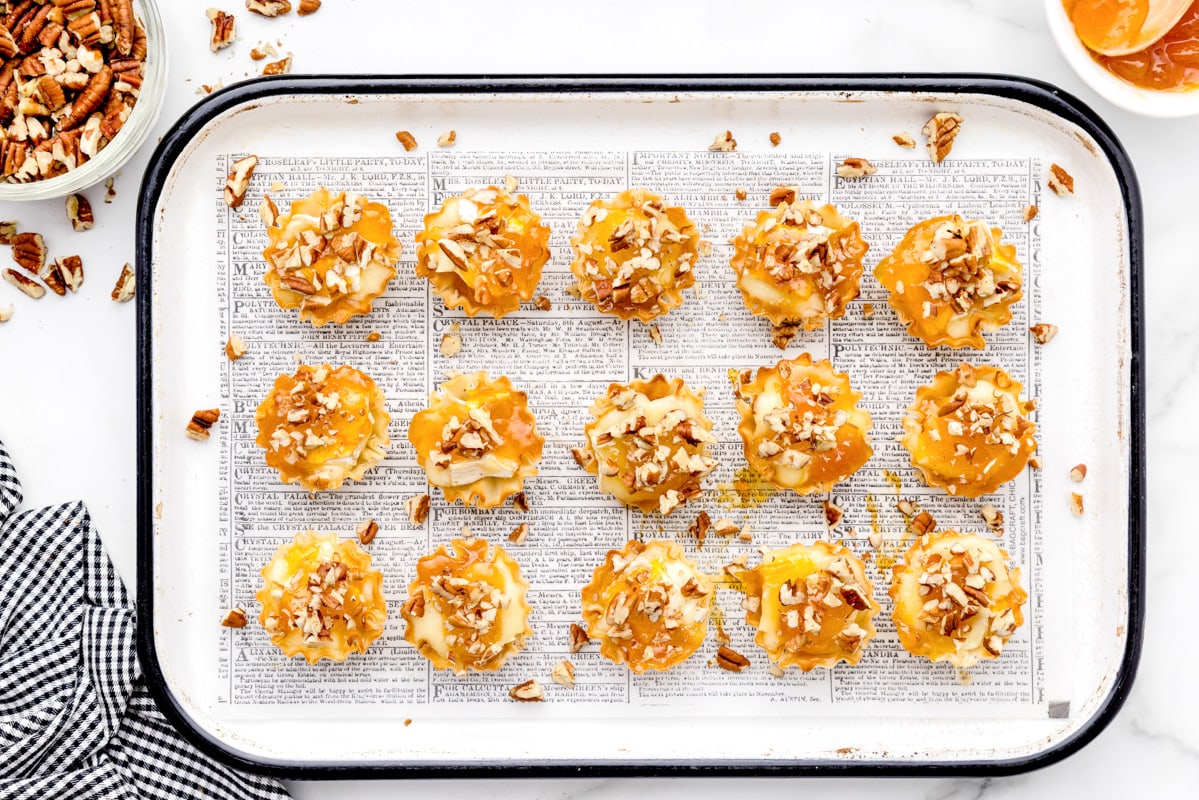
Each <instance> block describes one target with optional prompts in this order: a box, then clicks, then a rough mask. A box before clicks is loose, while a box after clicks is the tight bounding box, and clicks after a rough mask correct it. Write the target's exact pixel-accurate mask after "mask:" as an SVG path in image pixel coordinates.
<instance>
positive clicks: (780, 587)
mask: <svg viewBox="0 0 1199 800" xmlns="http://www.w3.org/2000/svg"><path fill="white" fill-rule="evenodd" d="M736 576H737V578H738V579H739V580H740V581H741V582H742V584H744V587H745V600H744V602H743V603H742V605H743V607H744V608H745V621H746V622H748V623H749V624H750V625H754V626H756V627H757V629H758V633H757V635H756V636H755V637H754V642H756V643H757V644H758V646H759V647H761V648H762V649H764V650H765V651H766V652H767V654H768V655H769V656H770V660H771V661H773V662H775V663H776V664H778V665H779V666H780V667H782V668H784V669H785V668H787V667H791V666H797V667H799V668H800V669H802V670H803V671H804V672H807V671H808V670H811V669H814V668H815V667H832V666H834V665H835V664H836V663H837V662H838V661H845V662H847V663H849V664H856V663H858V661H859V660H860V659H861V657H862V652H863V651H864V650H865V647H866V644H867V642H869V641H870V639H871V638H873V636H874V633H875V631H874V625H873V624H872V622H871V619H872V618H873V617H874V615H875V614H877V613H878V612H879V605H878V603H876V602H874V598H873V594H872V593H873V591H874V589H873V587H872V586H871V585H870V581H869V580H867V578H866V571H865V566H864V565H863V564H862V562H861V561H860V560H859V559H858V558H857V557H855V556H854V555H853V553H851V552H850V551H849V550H848V549H846V548H845V547H834V546H833V545H831V544H829V543H828V542H816V543H815V544H813V545H810V546H809V545H804V544H793V545H791V546H790V547H784V548H782V549H779V550H770V551H768V552H767V553H766V554H765V555H764V556H763V557H762V563H761V564H759V565H758V566H756V567H754V568H753V569H748V570H742V571H739V572H737V573H736Z"/></svg>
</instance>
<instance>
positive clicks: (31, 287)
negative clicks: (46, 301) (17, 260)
mask: <svg viewBox="0 0 1199 800" xmlns="http://www.w3.org/2000/svg"><path fill="white" fill-rule="evenodd" d="M4 280H6V281H8V282H9V283H11V284H12V285H13V286H15V287H17V288H18V289H20V290H21V291H22V292H24V293H25V294H27V295H29V296H30V297H32V298H33V299H34V300H40V299H41V298H42V297H44V296H45V294H46V288H45V287H44V286H42V285H41V284H40V283H38V282H37V281H35V280H33V279H32V278H27V277H25V276H24V275H22V274H21V273H19V272H17V271H16V270H14V269H6V270H4Z"/></svg>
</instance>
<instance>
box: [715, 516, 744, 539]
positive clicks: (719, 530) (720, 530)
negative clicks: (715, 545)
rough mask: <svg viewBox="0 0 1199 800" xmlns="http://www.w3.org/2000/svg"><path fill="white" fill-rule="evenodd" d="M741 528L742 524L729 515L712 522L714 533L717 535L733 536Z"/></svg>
mask: <svg viewBox="0 0 1199 800" xmlns="http://www.w3.org/2000/svg"><path fill="white" fill-rule="evenodd" d="M740 530H741V526H739V525H738V524H737V523H735V522H733V521H732V520H731V519H728V518H727V517H721V518H720V519H718V520H716V521H715V522H713V523H712V533H714V534H716V535H717V536H732V535H733V534H735V533H737V532H738V531H740Z"/></svg>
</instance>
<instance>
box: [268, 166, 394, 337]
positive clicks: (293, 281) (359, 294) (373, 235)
mask: <svg viewBox="0 0 1199 800" xmlns="http://www.w3.org/2000/svg"><path fill="white" fill-rule="evenodd" d="M266 233H267V237H268V238H269V239H270V244H269V245H267V248H266V249H265V250H263V251H262V256H263V258H265V259H266V263H267V270H266V273H265V274H264V275H263V280H265V281H266V284H267V285H268V286H269V287H271V294H273V295H274V297H275V302H277V303H278V304H279V306H280V307H281V308H286V309H291V308H298V309H300V320H301V321H305V320H306V321H308V322H311V323H312V324H313V325H315V326H316V327H318V328H319V327H320V326H322V325H324V324H325V323H326V322H334V323H338V324H341V323H344V322H346V321H347V320H349V319H350V318H351V317H354V316H357V315H360V314H369V313H370V310H371V303H373V302H374V299H375V298H376V297H378V296H379V295H381V294H383V290H384V289H386V288H387V283H388V281H390V280H391V279H392V278H394V277H395V274H396V271H395V264H396V262H397V261H398V260H399V258H400V242H399V240H398V239H396V238H395V236H393V235H392V232H391V214H390V212H388V210H387V206H385V205H384V204H383V203H376V202H372V201H370V200H367V199H366V198H364V197H362V196H361V195H357V194H353V193H352V192H336V193H334V192H330V191H329V190H328V189H326V188H324V187H323V186H322V187H321V188H319V189H317V190H316V191H315V192H313V193H312V195H311V196H309V197H306V198H303V199H301V200H296V201H295V202H294V203H292V204H291V209H290V210H289V211H288V213H286V214H283V215H281V216H279V217H278V218H277V219H275V220H274V221H273V223H271V222H268V225H267V229H266Z"/></svg>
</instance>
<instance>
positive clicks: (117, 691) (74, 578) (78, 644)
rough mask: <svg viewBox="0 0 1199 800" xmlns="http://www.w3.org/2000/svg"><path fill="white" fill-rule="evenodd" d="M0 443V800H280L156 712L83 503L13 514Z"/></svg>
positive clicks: (16, 492) (266, 784)
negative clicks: (187, 738) (204, 750)
mask: <svg viewBox="0 0 1199 800" xmlns="http://www.w3.org/2000/svg"><path fill="white" fill-rule="evenodd" d="M20 503H21V483H20V481H18V480H17V474H16V472H15V471H14V470H13V466H12V461H11V460H10V459H9V456H8V451H7V450H5V449H4V445H3V443H0V798H3V800H25V799H26V798H28V799H29V800H57V799H58V798H72V800H165V799H166V798H170V799H171V800H175V799H176V798H209V799H210V800H281V799H282V798H287V797H288V794H287V792H286V791H284V790H283V789H282V788H281V787H280V786H279V785H278V784H277V783H275V782H274V781H272V780H268V779H266V778H259V777H254V776H250V775H243V774H241V773H238V772H235V771H233V770H231V769H229V768H227V767H224V766H221V765H220V764H217V763H216V762H214V761H212V760H211V759H209V758H208V757H207V756H204V755H201V754H200V753H199V752H198V751H197V750H196V749H195V748H193V747H192V746H191V745H190V744H188V743H187V742H185V741H184V740H183V739H182V738H181V737H180V736H179V734H178V733H177V732H176V731H175V730H174V728H172V727H171V726H170V724H169V723H168V722H167V721H166V719H165V718H164V717H163V716H162V714H161V713H159V711H158V709H157V708H156V707H155V705H154V701H153V700H152V699H151V698H150V695H149V694H148V693H147V691H146V687H145V683H144V681H143V680H142V677H141V670H140V669H139V668H138V664H137V654H136V653H135V652H134V645H133V642H134V637H133V632H134V627H135V624H136V623H135V620H134V612H133V606H132V604H131V603H130V602H129V597H128V596H127V595H126V594H125V587H124V586H123V585H122V584H121V580H120V578H119V577H117V574H116V571H115V570H114V569H113V567H112V562H110V561H109V560H108V556H107V554H106V553H105V552H104V548H103V546H102V545H101V544H100V537H99V535H98V534H97V533H96V531H95V530H94V529H93V528H92V522H91V517H90V515H89V514H88V512H87V508H86V507H85V506H84V505H83V503H81V502H74V503H67V504H65V505H60V506H54V507H51V508H39V509H33V510H30V511H25V512H23V513H20V514H14V513H13V512H14V510H15V509H16V507H17V506H18V505H20Z"/></svg>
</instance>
